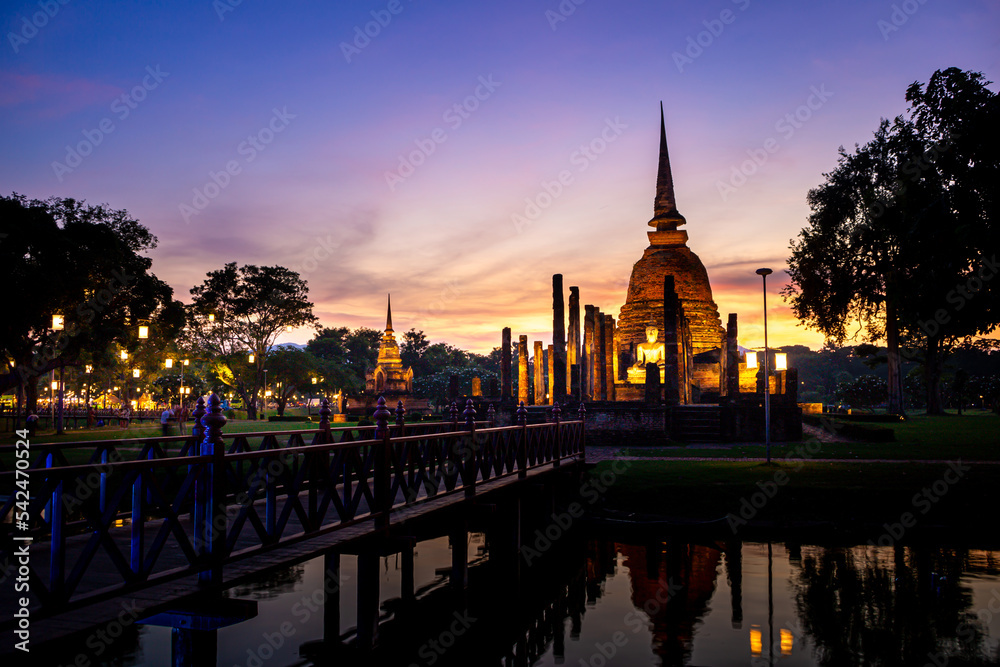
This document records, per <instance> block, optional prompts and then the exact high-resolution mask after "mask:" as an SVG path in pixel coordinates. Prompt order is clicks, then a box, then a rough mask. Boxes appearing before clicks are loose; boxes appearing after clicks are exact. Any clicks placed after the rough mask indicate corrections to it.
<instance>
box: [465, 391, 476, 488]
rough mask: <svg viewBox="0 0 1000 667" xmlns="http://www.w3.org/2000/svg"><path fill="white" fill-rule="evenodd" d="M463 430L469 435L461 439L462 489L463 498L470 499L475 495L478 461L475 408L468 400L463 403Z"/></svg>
mask: <svg viewBox="0 0 1000 667" xmlns="http://www.w3.org/2000/svg"><path fill="white" fill-rule="evenodd" d="M462 415H463V416H464V417H465V430H466V431H468V432H469V435H468V436H466V437H465V438H463V440H464V441H465V442H464V443H463V444H464V445H465V446H464V447H462V488H463V489H464V490H465V497H466V498H472V497H473V496H475V495H476V473H477V472H478V465H477V463H478V460H479V457H478V456H477V452H476V406H475V405H473V403H472V399H471V398H470V399H469V400H468V401H466V403H465V411H464V412H463V413H462Z"/></svg>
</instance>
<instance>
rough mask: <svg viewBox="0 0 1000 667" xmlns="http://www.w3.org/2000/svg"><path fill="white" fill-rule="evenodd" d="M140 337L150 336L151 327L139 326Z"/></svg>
mask: <svg viewBox="0 0 1000 667" xmlns="http://www.w3.org/2000/svg"><path fill="white" fill-rule="evenodd" d="M139 338H143V339H145V338H149V327H147V326H141V327H139Z"/></svg>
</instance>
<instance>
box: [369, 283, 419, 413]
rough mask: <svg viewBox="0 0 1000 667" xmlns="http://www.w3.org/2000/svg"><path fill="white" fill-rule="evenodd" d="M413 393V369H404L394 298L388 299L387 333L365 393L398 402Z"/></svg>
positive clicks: (381, 343)
mask: <svg viewBox="0 0 1000 667" xmlns="http://www.w3.org/2000/svg"><path fill="white" fill-rule="evenodd" d="M412 391H413V369H412V368H403V358H402V357H401V356H400V354H399V345H398V344H397V343H396V336H395V334H394V333H393V330H392V297H391V295H390V296H389V297H388V302H387V306H386V316H385V333H384V334H382V340H381V342H380V343H379V347H378V361H377V362H376V364H375V368H373V369H372V371H371V372H370V373H368V374H367V375H366V376H365V393H367V394H368V395H369V396H372V397H377V396H385V398H386V401H387V402H388V401H389V399H390V398H391V399H394V400H398V398H399V397H402V396H405V395H408V394H410V393H411V392H412Z"/></svg>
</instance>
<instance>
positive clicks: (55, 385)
mask: <svg viewBox="0 0 1000 667" xmlns="http://www.w3.org/2000/svg"><path fill="white" fill-rule="evenodd" d="M58 388H59V383H58V382H53V383H52V391H55V390H57V389H58Z"/></svg>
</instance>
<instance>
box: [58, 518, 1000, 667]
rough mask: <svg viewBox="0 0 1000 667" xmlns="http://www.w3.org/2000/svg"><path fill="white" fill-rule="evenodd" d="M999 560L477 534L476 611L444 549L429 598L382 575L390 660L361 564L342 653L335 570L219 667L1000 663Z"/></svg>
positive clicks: (282, 602)
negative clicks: (528, 560)
mask: <svg viewBox="0 0 1000 667" xmlns="http://www.w3.org/2000/svg"><path fill="white" fill-rule="evenodd" d="M494 540H495V541H494ZM998 554H1000V552H996V551H981V550H968V549H952V548H941V547H938V548H934V547H914V548H910V547H907V548H895V549H894V548H882V547H865V546H857V547H834V546H808V545H797V544H791V543H788V544H784V543H779V542H776V543H774V544H766V543H764V544H760V543H739V542H723V541H712V540H692V539H683V538H679V537H677V536H669V535H663V536H660V537H658V538H652V539H647V540H644V541H642V542H641V543H636V542H635V541H632V542H617V541H613V540H606V539H585V538H584V537H583V536H581V535H579V534H577V535H575V536H572V535H571V536H567V537H566V538H564V539H563V540H561V541H560V542H559V544H558V546H557V547H555V548H553V549H552V551H551V552H550V553H548V554H547V555H546V557H545V558H544V559H542V560H539V561H537V562H535V563H533V564H532V565H531V566H527V565H526V564H525V563H524V560H523V559H519V558H518V555H517V554H516V552H512V551H511V549H510V547H509V545H507V546H505V545H504V542H503V540H501V539H496V538H495V536H494V537H490V536H488V535H487V536H484V535H482V534H472V535H470V539H469V544H468V550H467V556H468V560H469V562H470V567H469V570H468V580H469V589H468V593H467V594H465V595H461V594H458V593H456V592H455V591H454V590H452V588H451V587H450V586H449V585H448V576H447V572H448V566H449V564H450V562H451V556H452V554H451V546H450V545H449V542H448V539H447V538H440V539H433V540H428V541H426V542H421V543H420V544H419V545H418V547H417V551H416V555H415V557H414V559H413V560H414V563H415V568H414V583H415V590H416V595H415V598H416V599H411V600H405V599H403V595H402V589H403V587H402V585H401V582H402V575H401V570H402V565H401V563H402V559H400V558H399V557H398V556H395V555H394V556H390V557H388V558H383V559H380V561H379V567H378V576H379V578H380V582H381V587H380V598H379V614H380V617H381V618H382V624H381V626H380V628H379V648H378V649H377V651H376V652H375V654H372V655H362V654H359V653H358V652H356V651H354V650H353V649H352V647H351V642H352V641H353V639H354V637H355V634H354V626H355V625H356V616H355V613H354V610H355V608H356V604H357V600H356V596H357V591H358V590H359V588H360V586H359V573H358V569H357V559H356V557H354V556H348V555H344V556H343V557H342V565H341V570H342V573H343V582H344V585H343V588H342V590H341V596H342V598H341V605H340V610H341V618H342V623H341V624H340V627H339V636H338V635H337V631H336V630H335V631H334V633H333V634H332V635H329V636H326V637H324V614H325V613H326V611H325V610H324V604H323V603H322V601H321V600H320V599H319V598H317V597H316V593H317V591H319V590H321V588H322V586H323V581H324V579H323V567H324V565H323V559H322V558H319V559H316V560H313V561H309V562H306V563H304V564H303V565H300V566H295V567H291V568H287V569H285V570H281V571H278V572H277V573H275V574H273V575H271V576H270V577H268V578H262V579H261V580H259V581H255V582H253V583H251V584H247V585H245V586H241V587H240V588H238V589H232V590H231V591H230V596H231V597H244V598H247V597H251V598H254V599H257V600H259V615H258V616H257V617H256V618H253V619H251V620H248V621H246V622H244V623H240V624H238V625H234V626H231V627H227V628H223V629H222V630H220V631H219V636H218V639H219V642H218V660H217V664H218V665H224V666H225V667H229V666H230V665H239V666H241V667H284V666H286V665H295V666H303V667H304V666H306V665H310V664H312V665H332V664H335V665H337V666H338V667H341V666H346V665H355V664H358V665H374V664H377V665H380V666H381V665H385V666H386V667H389V666H392V665H403V666H410V665H418V666H420V667H431V666H433V667H449V666H459V665H461V666H463V667H465V666H467V665H477V666H478V665H488V666H497V667H501V666H502V667H515V666H516V667H521V666H524V667H527V666H529V665H531V666H538V667H548V666H549V665H561V664H565V665H569V666H571V667H588V666H589V667H614V666H618V665H623V666H628V667H633V666H636V665H650V666H653V665H665V666H667V667H673V666H674V665H688V664H691V665H714V666H723V665H765V664H766V665H780V666H782V667H800V666H816V665H822V666H826V665H885V666H896V665H898V666H900V667H902V666H908V665H915V666H917V667H922V666H924V665H935V666H936V667H940V666H941V665H945V664H947V665H948V667H959V666H961V665H987V664H997V662H996V660H997V656H996V652H997V637H998V635H1000V571H998V565H1000V563H998ZM314 603H315V604H314ZM282 627H287V630H282V631H281V632H282V633H284V634H283V635H280V636H279V635H277V634H276V632H277V631H278V630H279V628H282ZM449 628H450V629H452V630H458V631H457V632H453V633H452V632H450V631H449ZM279 640H280V641H279ZM169 642H170V631H169V629H165V628H157V627H143V628H141V629H139V630H138V631H137V630H136V628H135V626H131V627H130V628H129V629H128V631H127V632H126V634H125V636H124V637H123V638H122V639H120V640H119V641H117V642H114V643H113V644H112V645H110V646H109V647H108V650H107V651H106V652H104V653H103V654H102V655H100V656H93V655H91V656H90V657H91V658H92V660H91V664H94V665H102V664H114V665H121V666H123V667H132V666H138V665H143V666H148V667H161V666H162V667H166V666H167V665H169V664H170V648H169V646H170V644H169ZM77 648H78V647H77ZM72 657H73V656H72V655H70V656H69V657H68V658H67V657H65V656H61V657H60V656H56V657H54V658H53V659H52V660H48V659H44V660H41V661H40V662H39V663H38V664H56V665H59V664H70V663H72Z"/></svg>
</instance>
